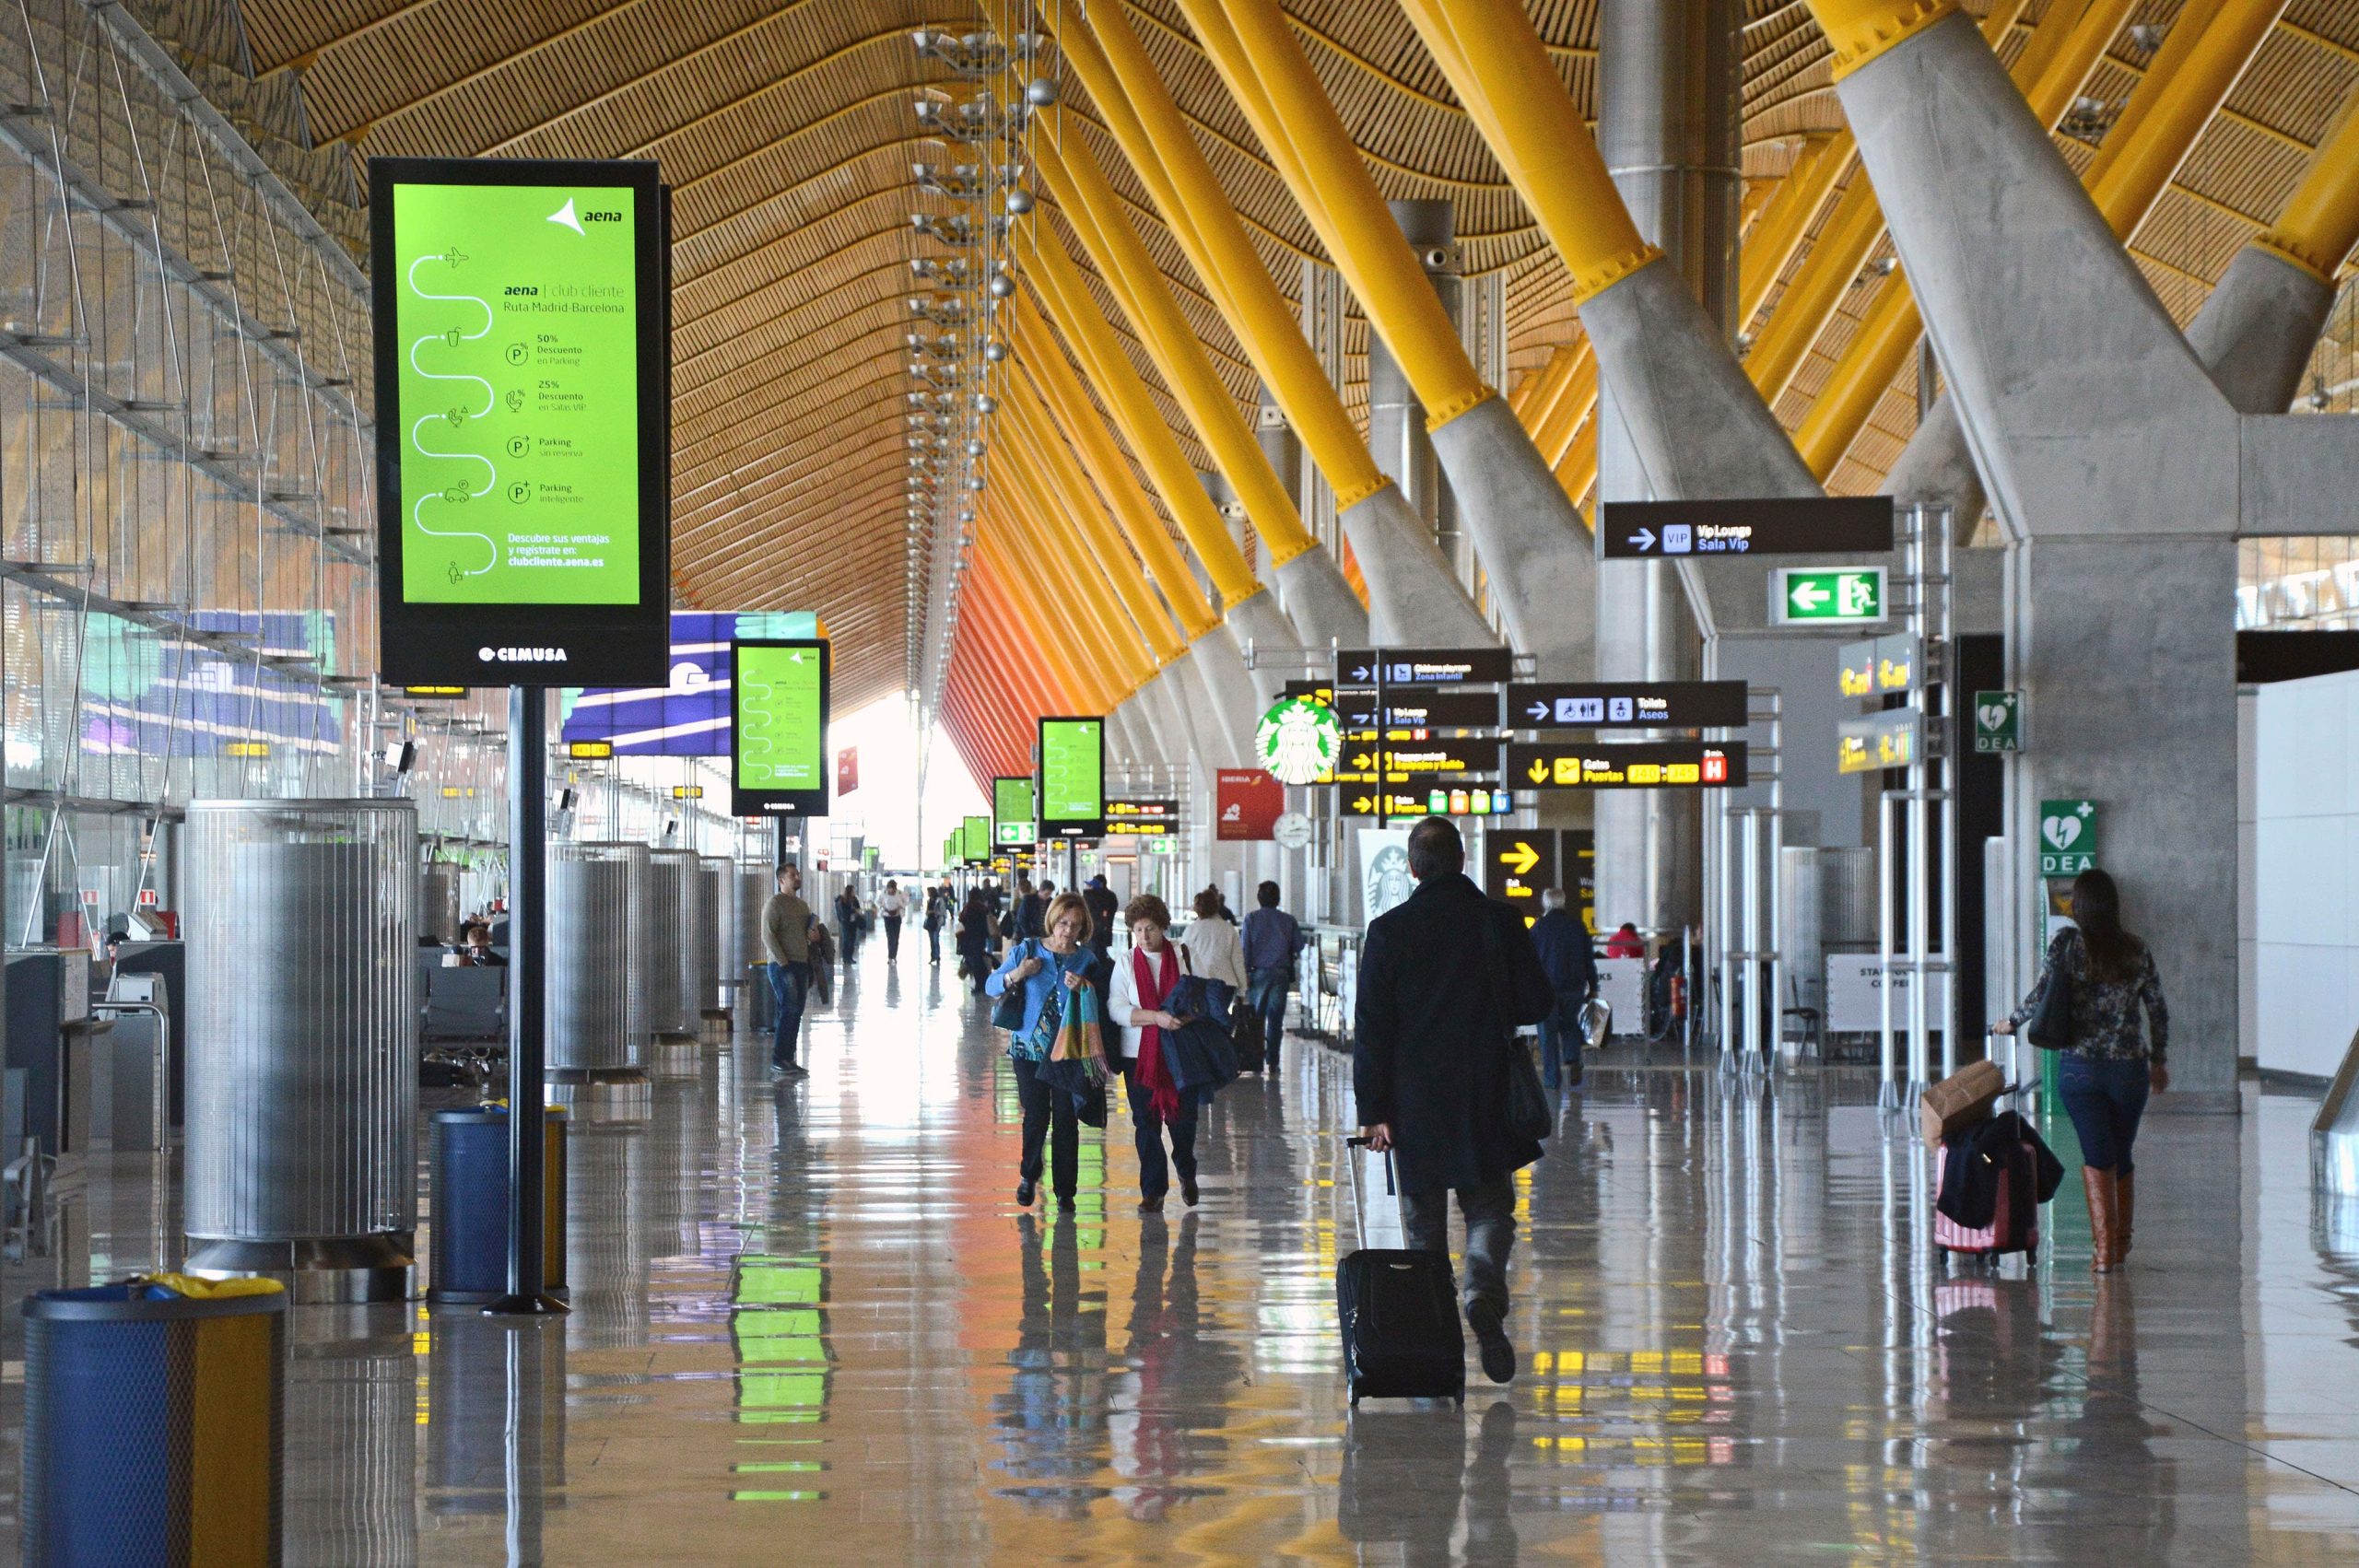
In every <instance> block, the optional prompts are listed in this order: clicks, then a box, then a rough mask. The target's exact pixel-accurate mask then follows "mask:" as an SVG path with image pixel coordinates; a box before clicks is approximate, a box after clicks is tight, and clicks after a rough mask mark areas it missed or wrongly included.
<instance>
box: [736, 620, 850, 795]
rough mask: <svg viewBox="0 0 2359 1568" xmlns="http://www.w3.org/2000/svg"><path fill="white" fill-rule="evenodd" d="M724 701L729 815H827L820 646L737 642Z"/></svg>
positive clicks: (823, 652) (823, 646)
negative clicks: (727, 707) (728, 724)
mask: <svg viewBox="0 0 2359 1568" xmlns="http://www.w3.org/2000/svg"><path fill="white" fill-rule="evenodd" d="M730 696H731V703H732V708H733V711H734V720H735V724H734V735H733V737H732V749H733V752H734V756H733V758H732V770H731V778H732V782H733V784H734V789H733V790H732V791H731V793H732V795H733V797H734V803H733V805H732V808H731V809H732V810H733V811H734V813H735V814H737V815H739V816H759V815H762V814H764V813H770V814H784V815H804V816H810V815H816V814H818V813H823V812H825V811H826V810H827V644H826V643H825V642H802V641H796V642H739V643H736V644H734V646H733V649H732V659H731V673H730Z"/></svg>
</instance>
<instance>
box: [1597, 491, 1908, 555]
mask: <svg viewBox="0 0 2359 1568" xmlns="http://www.w3.org/2000/svg"><path fill="white" fill-rule="evenodd" d="M1598 510H1599V513H1600V516H1599V519H1598V528H1597V553H1598V555H1599V556H1601V557H1602V558H1603V559H1605V560H1609V561H1614V560H1630V561H1648V560H1659V559H1664V558H1671V559H1678V558H1682V557H1687V556H1825V555H1832V554H1835V553H1837V552H1840V551H1851V550H1889V549H1891V548H1892V497H1889V496H1814V497H1807V498H1790V497H1780V498H1776V499H1763V500H1752V501H1608V502H1606V503H1605V504H1604V505H1603V506H1602V507H1600V508H1599V509H1598Z"/></svg>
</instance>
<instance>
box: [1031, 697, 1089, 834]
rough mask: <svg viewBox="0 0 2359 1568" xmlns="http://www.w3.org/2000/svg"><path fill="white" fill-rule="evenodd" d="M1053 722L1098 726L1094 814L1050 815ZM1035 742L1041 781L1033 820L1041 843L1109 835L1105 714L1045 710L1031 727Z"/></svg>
mask: <svg viewBox="0 0 2359 1568" xmlns="http://www.w3.org/2000/svg"><path fill="white" fill-rule="evenodd" d="M1051 724H1095V725H1097V808H1098V814H1097V816H1096V817H1094V818H1092V817H1050V815H1049V726H1050V725H1051ZM1032 745H1033V751H1034V754H1035V755H1038V756H1039V759H1040V764H1039V782H1038V783H1037V784H1036V785H1035V786H1034V789H1033V795H1032V820H1033V821H1035V822H1037V823H1038V824H1039V826H1040V837H1039V843H1042V844H1045V843H1049V842H1050V841H1051V840H1053V841H1055V842H1057V843H1060V844H1062V843H1066V842H1068V841H1079V840H1083V839H1096V838H1103V837H1106V815H1105V810H1106V716H1105V715H1104V714H1102V713H1052V714H1043V715H1042V716H1041V718H1040V721H1039V725H1038V726H1037V727H1036V728H1035V729H1034V730H1033V731H1032Z"/></svg>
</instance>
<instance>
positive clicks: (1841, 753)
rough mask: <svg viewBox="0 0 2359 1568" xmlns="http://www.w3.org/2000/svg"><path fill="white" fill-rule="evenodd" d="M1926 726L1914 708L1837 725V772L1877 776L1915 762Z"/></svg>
mask: <svg viewBox="0 0 2359 1568" xmlns="http://www.w3.org/2000/svg"><path fill="white" fill-rule="evenodd" d="M1923 730H1924V723H1923V720H1921V719H1920V718H1919V716H1918V712H1917V710H1916V709H1915V708H1893V709H1892V710H1890V711H1889V712H1885V713H1872V714H1870V715H1868V716H1867V717H1866V718H1864V719H1846V720H1840V721H1839V722H1837V725H1836V726H1835V732H1836V741H1835V744H1836V756H1835V771H1836V772H1837V773H1874V772H1877V771H1878V770H1880V769H1883V768H1886V767H1907V766H1910V765H1912V764H1913V763H1915V762H1916V760H1917V757H1918V748H1919V744H1920V743H1921V742H1922V737H1923Z"/></svg>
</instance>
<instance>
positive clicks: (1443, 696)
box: [1289, 688, 1499, 782]
mask: <svg viewBox="0 0 2359 1568" xmlns="http://www.w3.org/2000/svg"><path fill="white" fill-rule="evenodd" d="M1336 713H1337V714H1338V715H1339V716H1340V717H1341V718H1342V720H1343V721H1344V728H1346V729H1350V730H1376V729H1405V730H1496V729H1497V728H1498V724H1499V699H1498V698H1497V697H1496V696H1492V695H1491V694H1490V693H1489V692H1421V691H1417V690H1415V689H1414V688H1413V689H1411V690H1408V691H1398V692H1396V691H1387V692H1386V693H1385V694H1384V697H1383V700H1382V701H1380V702H1379V700H1378V699H1377V696H1376V694H1375V693H1374V692H1355V693H1353V694H1352V695H1351V696H1347V697H1344V698H1343V699H1341V701H1340V702H1339V704H1338V705H1337V708H1336ZM1289 782H1292V780H1289Z"/></svg>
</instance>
